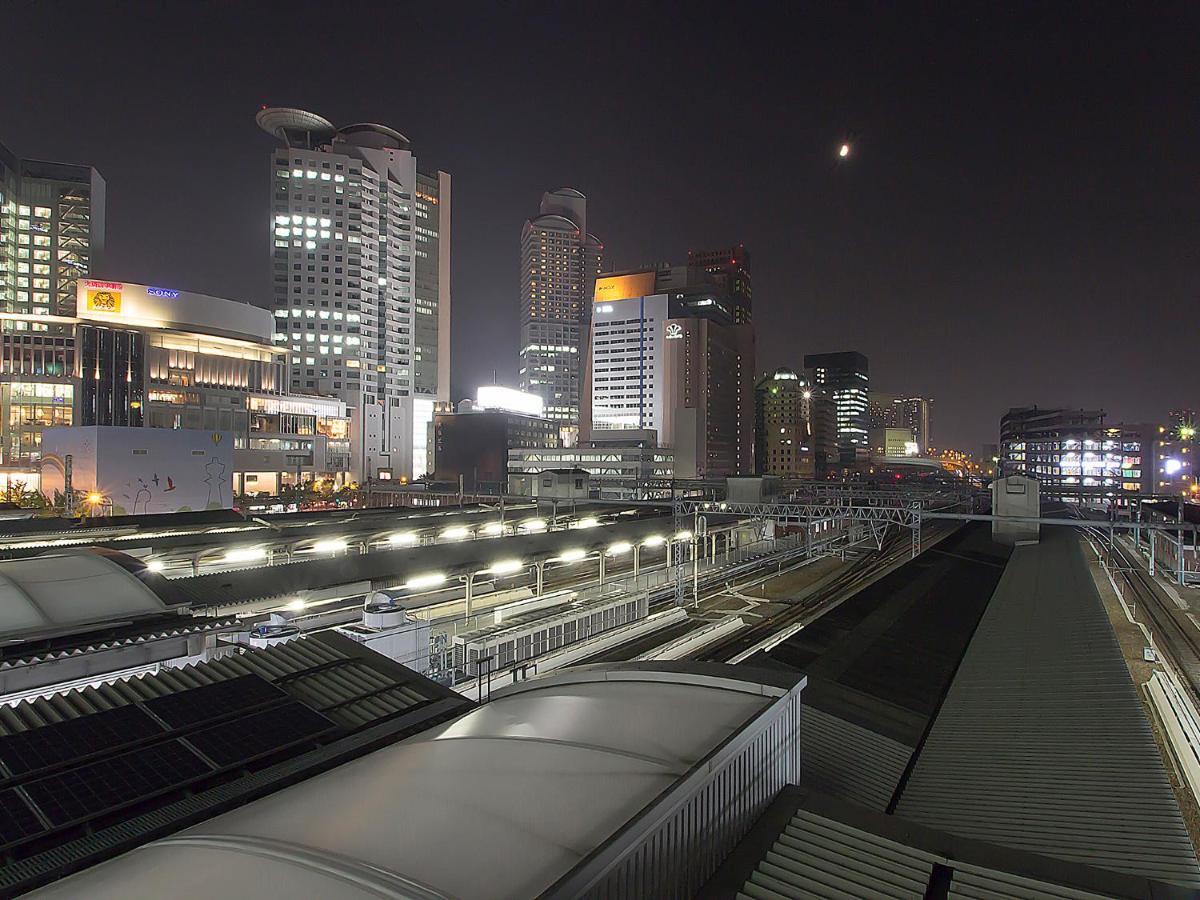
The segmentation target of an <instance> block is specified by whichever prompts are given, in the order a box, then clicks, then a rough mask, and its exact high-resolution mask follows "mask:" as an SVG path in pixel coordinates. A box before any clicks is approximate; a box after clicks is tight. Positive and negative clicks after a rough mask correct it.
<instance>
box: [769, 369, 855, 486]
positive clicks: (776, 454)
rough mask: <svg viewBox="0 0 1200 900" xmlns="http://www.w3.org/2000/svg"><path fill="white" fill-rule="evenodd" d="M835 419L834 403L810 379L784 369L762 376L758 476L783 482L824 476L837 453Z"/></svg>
mask: <svg viewBox="0 0 1200 900" xmlns="http://www.w3.org/2000/svg"><path fill="white" fill-rule="evenodd" d="M823 420H824V422H823ZM832 420H833V404H832V403H831V401H830V400H829V398H828V397H827V396H826V395H825V392H824V391H823V390H821V389H820V388H818V387H816V386H815V385H814V384H812V382H811V381H809V379H808V377H807V376H805V375H800V374H797V373H796V372H795V371H793V370H792V369H788V368H786V367H785V368H780V369H776V370H775V371H774V372H771V373H769V374H767V375H764V376H763V377H762V378H761V379H759V382H758V384H757V385H756V386H755V389H754V460H755V465H756V467H757V471H758V473H759V474H760V475H779V476H781V477H784V478H812V477H813V476H815V475H818V474H821V473H824V472H825V470H826V467H827V465H828V462H829V457H830V455H832V454H834V453H836V451H837V447H836V444H835V443H834V428H833V426H832ZM823 424H825V427H822V426H823Z"/></svg>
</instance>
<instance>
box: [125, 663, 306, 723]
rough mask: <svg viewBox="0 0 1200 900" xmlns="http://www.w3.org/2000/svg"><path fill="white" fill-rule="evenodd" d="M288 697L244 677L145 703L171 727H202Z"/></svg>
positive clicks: (258, 679)
mask: <svg viewBox="0 0 1200 900" xmlns="http://www.w3.org/2000/svg"><path fill="white" fill-rule="evenodd" d="M287 696H288V695H287V694H285V693H284V692H283V691H281V690H280V689H279V688H277V687H275V686H274V685H273V684H271V683H270V682H269V681H267V680H266V679H264V678H261V677H259V676H258V675H243V676H241V677H240V678H231V679H230V680H228V681H217V682H214V683H212V684H206V685H204V686H202V687H197V688H192V689H191V690H190V691H181V692H180V693H177V694H164V695H162V696H161V697H155V698H153V699H151V700H146V701H145V702H144V704H143V705H144V706H145V707H146V709H148V710H150V712H152V713H154V715H155V716H157V717H158V718H160V719H162V721H164V722H165V723H166V724H167V725H168V726H170V727H171V728H186V727H187V726H189V725H199V724H200V723H201V722H207V721H209V720H210V719H214V718H217V717H219V716H221V715H222V714H224V713H228V712H229V710H230V709H231V708H237V709H241V710H245V709H249V708H250V707H253V706H261V705H262V704H264V703H273V702H277V701H279V700H286V699H287Z"/></svg>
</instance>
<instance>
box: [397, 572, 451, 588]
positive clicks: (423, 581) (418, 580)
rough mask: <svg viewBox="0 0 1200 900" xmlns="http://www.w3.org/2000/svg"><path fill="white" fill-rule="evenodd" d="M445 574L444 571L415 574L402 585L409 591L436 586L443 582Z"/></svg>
mask: <svg viewBox="0 0 1200 900" xmlns="http://www.w3.org/2000/svg"><path fill="white" fill-rule="evenodd" d="M445 581H446V574H445V573H444V572H429V573H428V574H426V575H416V576H414V577H412V578H410V579H408V581H406V582H404V587H405V588H406V589H407V590H410V591H420V590H424V589H425V588H431V587H437V586H438V585H439V584H444V583H445Z"/></svg>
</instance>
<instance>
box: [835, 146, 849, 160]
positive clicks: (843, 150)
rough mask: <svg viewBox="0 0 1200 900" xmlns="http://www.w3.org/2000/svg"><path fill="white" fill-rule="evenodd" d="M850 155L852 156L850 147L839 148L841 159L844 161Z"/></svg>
mask: <svg viewBox="0 0 1200 900" xmlns="http://www.w3.org/2000/svg"><path fill="white" fill-rule="evenodd" d="M849 155H850V145H849V144H842V146H841V147H839V148H838V156H839V157H841V158H842V159H845V158H846V157H847V156H849Z"/></svg>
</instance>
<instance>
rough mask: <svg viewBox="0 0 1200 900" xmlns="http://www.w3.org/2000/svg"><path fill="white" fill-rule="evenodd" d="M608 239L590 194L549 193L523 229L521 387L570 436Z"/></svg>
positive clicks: (565, 190)
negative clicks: (602, 237)
mask: <svg viewBox="0 0 1200 900" xmlns="http://www.w3.org/2000/svg"><path fill="white" fill-rule="evenodd" d="M603 251H604V247H603V245H601V243H600V241H599V240H598V239H597V238H596V236H595V235H592V234H589V233H588V231H587V198H586V197H584V196H583V194H581V193H579V191H577V190H575V189H573V188H559V189H558V190H555V191H549V192H547V193H545V194H543V195H542V202H541V206H540V208H539V215H538V216H537V217H536V218H533V219H530V220H529V221H527V222H526V223H525V227H524V228H523V229H522V231H521V303H520V310H521V350H520V373H519V374H520V379H521V390H523V391H528V392H530V393H533V394H538V395H539V396H541V398H542V400H543V402H544V404H545V408H546V417H547V418H549V419H554V420H556V421H558V422H560V423H561V425H562V426H563V429H564V438H566V439H567V440H570V433H571V432H575V431H576V430H577V429H578V427H579V402H580V391H581V388H582V383H583V357H584V354H585V353H586V352H587V339H588V313H589V309H590V307H591V303H592V290H593V288H594V286H595V283H596V274H597V273H598V272H599V270H600V257H601V254H602V253H603Z"/></svg>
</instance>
